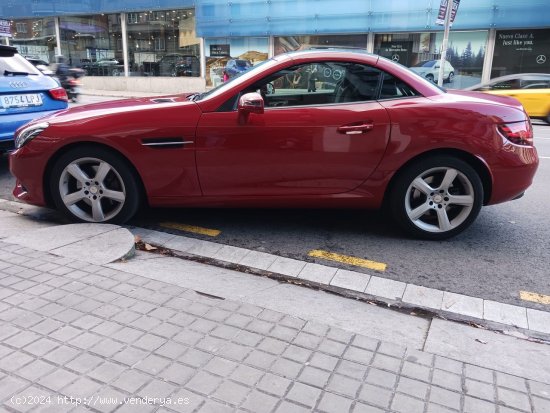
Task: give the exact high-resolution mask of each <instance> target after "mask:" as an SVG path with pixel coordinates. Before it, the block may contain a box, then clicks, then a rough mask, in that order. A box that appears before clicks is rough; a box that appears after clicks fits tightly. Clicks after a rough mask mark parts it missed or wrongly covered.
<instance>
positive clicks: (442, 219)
mask: <svg viewBox="0 0 550 413" xmlns="http://www.w3.org/2000/svg"><path fill="white" fill-rule="evenodd" d="M436 211H437V220H438V221H439V229H440V230H441V231H449V230H451V229H452V228H453V227H452V225H451V223H450V222H449V216H448V215H447V210H446V209H445V208H438V209H437V210H436Z"/></svg>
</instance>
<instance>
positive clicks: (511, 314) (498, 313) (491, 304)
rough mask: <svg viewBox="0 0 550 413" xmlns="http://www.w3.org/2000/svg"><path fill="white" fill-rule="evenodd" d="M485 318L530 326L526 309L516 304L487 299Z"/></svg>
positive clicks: (520, 325)
mask: <svg viewBox="0 0 550 413" xmlns="http://www.w3.org/2000/svg"><path fill="white" fill-rule="evenodd" d="M483 318H484V319H485V320H489V321H495V322H497V323H503V324H509V325H513V326H516V327H521V328H529V325H528V323H527V311H526V309H525V308H524V307H518V306H515V305H510V304H503V303H497V302H495V301H490V300H485V301H484V302H483Z"/></svg>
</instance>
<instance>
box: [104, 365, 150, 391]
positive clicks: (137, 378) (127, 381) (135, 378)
mask: <svg viewBox="0 0 550 413" xmlns="http://www.w3.org/2000/svg"><path fill="white" fill-rule="evenodd" d="M150 380H151V378H150V377H149V376H147V375H146V374H144V373H142V372H140V371H138V370H134V369H131V370H125V371H124V372H122V374H121V375H120V376H119V377H118V378H117V379H116V380H115V381H113V383H112V385H113V386H114V387H117V388H119V389H121V390H123V391H126V392H128V393H135V392H136V391H137V390H138V389H139V388H140V387H142V386H143V385H145V384H146V383H147V382H149V381H150Z"/></svg>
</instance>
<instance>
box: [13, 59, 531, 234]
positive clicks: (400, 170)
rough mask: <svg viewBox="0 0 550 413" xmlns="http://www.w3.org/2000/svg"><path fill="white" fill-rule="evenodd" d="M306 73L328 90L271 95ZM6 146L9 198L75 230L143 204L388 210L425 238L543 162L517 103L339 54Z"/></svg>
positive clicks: (93, 110)
mask: <svg viewBox="0 0 550 413" xmlns="http://www.w3.org/2000/svg"><path fill="white" fill-rule="evenodd" d="M313 66H314V67H315V68H316V69H317V70H320V71H323V72H325V71H326V73H328V72H329V71H330V72H334V71H338V73H339V76H338V77H339V81H338V82H336V83H335V82H334V80H333V79H331V82H330V83H328V85H323V84H320V83H322V82H321V81H320V82H318V84H316V90H315V91H309V92H308V89H306V88H305V87H304V88H303V89H296V88H293V89H285V88H281V87H279V88H278V87H274V86H273V85H275V84H283V82H281V81H280V80H281V79H283V78H284V77H286V76H288V75H293V74H294V73H295V72H299V73H308V72H311V69H312V67H313ZM16 144H17V150H16V151H14V152H12V153H11V155H10V170H11V172H12V173H13V175H15V177H16V178H17V182H16V187H15V189H14V195H15V197H16V198H17V199H19V200H21V201H25V202H28V203H31V204H35V205H51V206H55V207H56V208H58V209H59V210H60V211H62V212H64V213H65V214H66V215H67V216H69V217H70V218H72V219H74V220H77V221H84V222H114V223H122V222H125V221H127V220H128V219H130V218H131V217H132V216H133V215H134V214H135V213H136V211H137V209H138V207H139V206H140V205H142V204H144V203H145V202H147V203H148V204H149V205H150V206H152V207H206V206H209V207H266V208H282V207H292V208H363V209H372V208H385V209H387V210H388V211H389V212H391V214H392V215H393V217H394V218H395V220H396V221H397V222H398V223H399V224H400V225H401V227H402V228H403V229H404V230H405V231H406V232H408V233H409V234H411V235H412V236H415V237H420V238H426V239H444V238H448V237H451V236H453V235H456V234H458V233H459V232H461V231H462V230H464V229H465V228H467V227H468V226H469V225H470V224H471V223H472V222H473V221H474V220H475V218H476V217H477V215H478V213H479V211H480V208H481V206H482V205H491V204H497V203H501V202H505V201H509V200H512V199H515V198H519V197H520V196H522V194H523V193H524V191H525V190H526V189H527V188H528V187H529V186H530V185H531V183H532V180H533V177H534V174H535V171H536V169H537V166H538V156H537V151H536V149H535V147H534V146H533V130H532V127H531V123H530V120H529V117H528V116H527V114H526V113H525V111H524V110H523V107H522V106H521V104H520V103H519V102H518V101H517V100H515V99H511V98H508V97H503V96H493V95H490V94H485V93H479V92H464V91H445V90H443V89H440V88H439V87H437V86H436V85H434V84H432V83H431V82H429V81H427V80H426V79H425V78H423V77H420V76H418V75H417V74H415V73H414V72H412V71H410V70H408V69H407V68H405V67H404V66H401V65H398V64H395V63H393V62H392V61H390V60H388V59H385V58H382V57H379V56H376V55H370V54H367V53H358V52H357V53H355V52H349V51H336V50H326V51H302V52H293V53H289V54H283V55H279V56H276V57H274V58H272V59H270V60H267V61H265V62H263V63H261V64H259V65H257V66H254V67H253V68H251V69H249V70H248V71H247V72H245V73H243V74H242V75H241V76H239V77H236V78H234V79H231V80H230V81H228V82H225V83H223V84H221V85H220V86H218V87H217V88H215V89H212V90H210V91H209V92H207V93H193V94H181V95H173V96H164V97H151V98H139V99H128V100H119V101H110V102H103V103H97V104H92V105H86V106H80V107H75V108H71V109H69V110H66V111H61V112H58V113H57V114H54V115H52V116H49V117H47V118H43V119H40V120H37V121H35V122H33V123H31V124H29V125H26V126H25V127H23V128H20V129H19V130H18V132H17V138H16ZM268 216H269V212H267V211H266V218H267V217H268ZM342 219H345V218H344V217H343V218H342Z"/></svg>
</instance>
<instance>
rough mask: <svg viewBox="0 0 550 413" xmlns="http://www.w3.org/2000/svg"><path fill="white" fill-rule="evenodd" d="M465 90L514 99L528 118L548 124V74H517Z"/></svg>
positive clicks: (549, 119)
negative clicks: (519, 103)
mask: <svg viewBox="0 0 550 413" xmlns="http://www.w3.org/2000/svg"><path fill="white" fill-rule="evenodd" d="M467 90H479V91H481V92H487V93H492V94H494V95H501V96H511V97H514V98H516V99H517V100H519V101H520V102H521V104H522V105H523V107H524V108H525V110H526V111H527V114H528V115H529V116H530V117H532V118H535V119H543V120H545V121H546V122H547V123H550V74H546V73H518V74H514V75H507V76H501V77H496V78H494V79H491V80H490V81H489V82H487V83H479V84H477V85H474V86H472V87H469V88H467Z"/></svg>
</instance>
